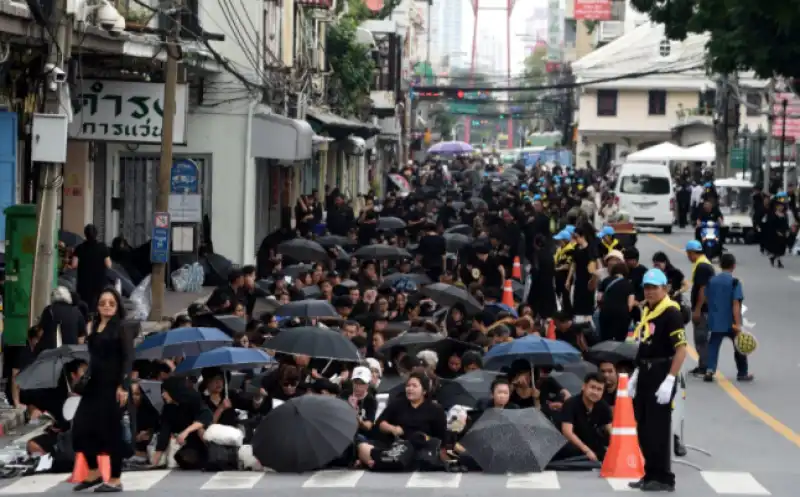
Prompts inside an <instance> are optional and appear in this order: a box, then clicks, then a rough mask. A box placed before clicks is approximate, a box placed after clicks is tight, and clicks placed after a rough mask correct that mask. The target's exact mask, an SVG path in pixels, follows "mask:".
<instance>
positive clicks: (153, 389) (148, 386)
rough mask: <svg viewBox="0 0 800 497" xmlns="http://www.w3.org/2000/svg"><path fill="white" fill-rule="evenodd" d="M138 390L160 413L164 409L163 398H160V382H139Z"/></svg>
mask: <svg viewBox="0 0 800 497" xmlns="http://www.w3.org/2000/svg"><path fill="white" fill-rule="evenodd" d="M139 388H140V389H141V390H142V393H143V394H144V398H145V399H147V401H148V402H150V405H152V406H153V408H154V409H155V410H156V411H158V412H159V413H161V411H162V410H163V409H164V398H163V397H162V396H161V382H160V381H156V380H139Z"/></svg>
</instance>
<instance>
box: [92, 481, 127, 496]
mask: <svg viewBox="0 0 800 497" xmlns="http://www.w3.org/2000/svg"><path fill="white" fill-rule="evenodd" d="M94 492H95V493H98V494H108V493H113V492H122V483H120V484H119V485H111V484H110V483H103V484H102V485H100V486H99V487H97V488H95V489H94Z"/></svg>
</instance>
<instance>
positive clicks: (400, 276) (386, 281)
mask: <svg viewBox="0 0 800 497" xmlns="http://www.w3.org/2000/svg"><path fill="white" fill-rule="evenodd" d="M398 280H409V281H413V282H414V283H416V284H417V285H430V284H431V283H433V280H431V278H430V276H428V275H427V274H425V273H393V274H390V275H388V276H386V277H385V278H383V281H382V282H381V287H383V288H387V287H390V286H392V285H393V284H394V282H395V281H398Z"/></svg>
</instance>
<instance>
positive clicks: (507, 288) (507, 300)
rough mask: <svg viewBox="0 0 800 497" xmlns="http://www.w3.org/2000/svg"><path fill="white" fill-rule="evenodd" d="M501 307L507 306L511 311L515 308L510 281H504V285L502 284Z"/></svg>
mask: <svg viewBox="0 0 800 497" xmlns="http://www.w3.org/2000/svg"><path fill="white" fill-rule="evenodd" d="M502 302H503V305H507V306H509V307H511V308H512V309H513V308H514V307H516V304H514V289H513V287H512V286H511V280H506V282H505V284H503V300H502Z"/></svg>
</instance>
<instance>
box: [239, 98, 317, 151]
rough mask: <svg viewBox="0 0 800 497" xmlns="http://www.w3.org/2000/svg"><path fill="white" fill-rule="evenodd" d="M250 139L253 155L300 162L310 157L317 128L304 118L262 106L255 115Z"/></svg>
mask: <svg viewBox="0 0 800 497" xmlns="http://www.w3.org/2000/svg"><path fill="white" fill-rule="evenodd" d="M251 139H252V142H251V152H250V153H251V155H252V156H253V157H258V158H261V159H277V160H284V161H301V160H308V159H310V158H311V153H312V149H313V142H314V130H313V129H311V125H310V124H308V123H307V122H305V121H301V120H299V119H292V118H290V117H286V116H281V115H279V114H273V113H272V112H270V111H269V110H267V109H265V108H261V109H260V110H258V111H257V112H256V113H255V114H254V115H253V128H252V135H251Z"/></svg>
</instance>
